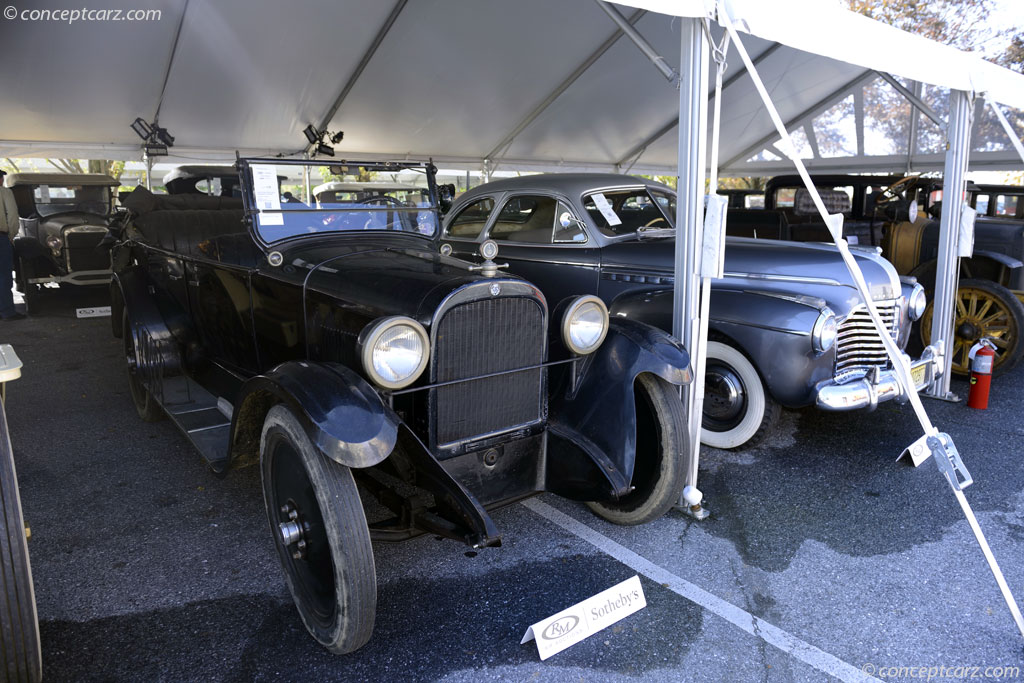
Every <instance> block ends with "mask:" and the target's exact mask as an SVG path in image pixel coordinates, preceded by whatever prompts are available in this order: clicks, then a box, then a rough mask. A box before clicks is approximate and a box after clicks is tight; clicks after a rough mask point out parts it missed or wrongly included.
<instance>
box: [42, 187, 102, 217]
mask: <svg viewBox="0 0 1024 683" xmlns="http://www.w3.org/2000/svg"><path fill="white" fill-rule="evenodd" d="M32 194H33V197H34V198H35V205H36V213H38V214H39V215H40V216H42V217H43V218H45V217H47V216H52V215H54V214H58V213H68V212H71V211H80V212H82V213H94V214H98V215H100V216H106V215H107V214H108V213H110V188H109V187H106V186H102V185H37V186H36V187H35V188H33V190H32Z"/></svg>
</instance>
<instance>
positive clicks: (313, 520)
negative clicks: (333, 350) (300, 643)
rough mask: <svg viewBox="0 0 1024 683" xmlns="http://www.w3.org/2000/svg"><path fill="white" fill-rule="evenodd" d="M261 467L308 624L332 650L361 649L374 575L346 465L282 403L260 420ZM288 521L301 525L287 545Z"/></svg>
mask: <svg viewBox="0 0 1024 683" xmlns="http://www.w3.org/2000/svg"><path fill="white" fill-rule="evenodd" d="M260 470H261V473H262V481H263V499H264V501H265V502H266V506H267V517H268V519H269V520H270V531H271V534H272V535H273V536H274V545H275V546H276V547H277V552H278V555H279V556H280V558H281V564H282V565H283V567H284V575H285V581H286V583H287V584H288V590H289V591H290V592H291V594H292V599H293V600H294V601H295V606H296V607H297V608H298V610H299V616H300V617H301V618H302V622H303V624H305V626H306V630H308V631H309V633H310V635H312V636H313V637H314V638H315V639H316V640H317V642H319V643H320V644H321V645H323V646H324V647H326V648H327V649H328V650H330V651H331V652H333V653H335V654H346V653H349V652H353V651H355V650H357V649H359V648H360V647H362V646H363V645H365V644H366V642H367V641H368V640H369V639H370V636H371V634H372V633H373V624H374V618H375V615H376V611H377V575H376V570H375V568H374V563H373V547H372V545H371V543H370V530H369V527H368V526H367V524H366V515H365V513H364V512H363V505H362V501H361V500H360V498H359V491H358V489H357V488H356V483H355V480H354V479H353V478H352V472H351V471H350V470H349V469H348V468H347V467H345V466H344V465H341V464H339V463H337V462H335V461H333V460H330V459H329V458H326V457H325V456H324V455H322V454H321V453H320V451H318V450H317V449H316V447H315V446H313V444H312V443H311V442H310V440H309V437H308V436H307V435H306V432H305V430H304V429H303V428H302V425H301V424H300V423H299V421H298V419H297V418H296V417H295V415H294V414H293V413H292V411H291V410H289V409H288V408H287V407H286V406H284V405H276V406H274V407H273V408H271V409H270V412H269V413H267V419H266V420H265V421H264V423H263V434H262V437H261V439H260ZM293 511H294V515H292V512H293ZM289 521H295V522H297V523H298V524H299V525H300V527H301V529H302V532H301V537H300V539H299V540H297V541H293V542H291V543H288V544H286V542H285V540H284V538H283V535H282V531H281V525H282V524H287V523H288V522H289ZM300 542H302V543H305V546H304V548H300ZM300 550H302V551H304V554H303V555H302V556H301V557H296V556H295V555H294V553H296V552H297V551H300Z"/></svg>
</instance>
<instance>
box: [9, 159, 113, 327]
mask: <svg viewBox="0 0 1024 683" xmlns="http://www.w3.org/2000/svg"><path fill="white" fill-rule="evenodd" d="M7 186H8V187H10V188H11V190H12V191H13V192H14V199H15V201H16V202H17V204H18V218H19V222H20V223H21V225H20V226H19V229H18V234H17V236H15V238H14V270H15V272H16V274H17V275H16V278H15V282H16V285H17V288H18V291H20V292H21V293H22V295H23V296H24V297H25V308H26V310H28V312H29V313H31V312H33V311H34V310H35V309H36V308H37V307H38V301H39V296H40V294H41V292H42V288H43V286H44V285H45V284H47V283H58V284H59V285H106V284H107V283H108V282H109V281H110V252H109V250H108V249H106V248H105V247H104V246H102V245H101V244H100V243H101V242H102V241H103V239H104V237H106V236H107V222H108V219H109V218H110V215H111V213H112V210H113V204H114V190H115V189H116V188H117V186H118V182H117V181H116V180H114V179H113V178H111V177H110V176H108V175H103V174H101V173H13V174H11V175H9V176H7Z"/></svg>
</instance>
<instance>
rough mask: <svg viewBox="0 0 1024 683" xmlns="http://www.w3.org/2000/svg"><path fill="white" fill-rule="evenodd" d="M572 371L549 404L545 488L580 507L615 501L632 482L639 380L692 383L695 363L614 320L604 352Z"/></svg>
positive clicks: (665, 339) (662, 340) (665, 340)
mask: <svg viewBox="0 0 1024 683" xmlns="http://www.w3.org/2000/svg"><path fill="white" fill-rule="evenodd" d="M575 365H576V367H575V369H574V371H573V372H572V375H573V376H571V377H570V378H569V381H568V382H567V388H566V391H565V392H564V393H559V395H557V396H553V397H552V400H551V406H550V412H549V426H550V434H551V437H552V438H551V441H550V444H549V446H550V451H551V452H550V453H549V457H548V469H547V477H546V482H545V487H546V489H547V490H548V491H552V492H554V493H557V494H558V495H561V496H564V497H567V498H575V499H577V500H595V499H607V498H617V497H619V496H622V495H625V494H626V493H628V492H629V490H630V481H631V480H632V477H633V464H634V458H635V450H636V406H635V404H634V383H635V381H636V378H637V376H638V375H640V374H642V373H651V374H653V375H656V376H658V377H661V378H662V379H664V380H665V381H666V382H669V383H671V384H674V385H676V386H683V385H685V384H689V383H690V381H692V378H693V375H692V372H691V369H690V356H689V354H688V353H687V352H686V349H684V348H683V346H682V344H680V343H679V342H678V341H677V340H676V339H675V338H674V337H672V336H671V335H669V334H668V333H666V332H663V331H661V330H659V329H657V328H655V327H651V326H650V325H645V324H643V323H638V322H635V321H632V320H626V319H623V318H612V320H611V323H610V326H609V329H608V335H607V337H605V340H604V343H603V344H602V345H601V347H600V348H599V349H598V350H597V351H595V352H594V353H592V354H590V355H588V356H586V357H584V358H582V359H580V360H579V361H577V362H576V364H575Z"/></svg>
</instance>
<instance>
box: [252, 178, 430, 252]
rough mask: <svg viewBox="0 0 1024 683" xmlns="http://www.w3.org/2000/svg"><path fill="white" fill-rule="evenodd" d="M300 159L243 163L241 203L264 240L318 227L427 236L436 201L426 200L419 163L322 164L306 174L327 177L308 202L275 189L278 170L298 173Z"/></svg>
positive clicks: (320, 229)
mask: <svg viewBox="0 0 1024 683" xmlns="http://www.w3.org/2000/svg"><path fill="white" fill-rule="evenodd" d="M304 165H306V164H288V165H284V164H270V163H252V164H251V165H249V171H250V173H249V178H247V183H248V184H249V188H247V189H248V198H247V207H248V208H250V209H255V210H256V211H257V217H256V229H257V232H258V233H259V236H260V238H261V239H262V240H263V241H264V242H267V243H272V242H278V241H280V240H284V239H288V238H291V237H298V236H301V235H308V234H318V233H339V232H362V231H367V230H372V231H390V232H395V231H397V232H407V233H412V234H416V235H425V236H428V237H433V236H434V235H435V234H437V231H438V225H439V221H438V213H437V207H435V206H434V205H433V203H432V202H431V201H430V190H429V187H428V183H429V180H428V176H427V168H426V167H425V166H411V165H408V166H407V165H403V166H400V167H395V166H390V167H389V166H388V165H376V166H353V165H345V166H340V165H332V166H323V165H322V162H320V163H316V162H314V163H312V164H309V165H310V166H311V168H310V169H309V172H310V175H312V176H313V177H317V176H319V177H322V178H324V179H325V180H327V181H328V182H327V183H326V185H324V186H322V189H321V188H318V189H319V191H318V193H317V195H316V197H315V198H314V200H313V202H312V204H311V205H307V204H305V203H304V202H302V201H300V200H299V199H297V198H295V197H294V196H291V194H290V193H289V196H288V197H283V196H282V195H281V194H279V191H280V188H279V185H278V176H279V175H286V174H288V175H294V174H295V173H298V174H300V175H301V173H302V170H303V166H304Z"/></svg>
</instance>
